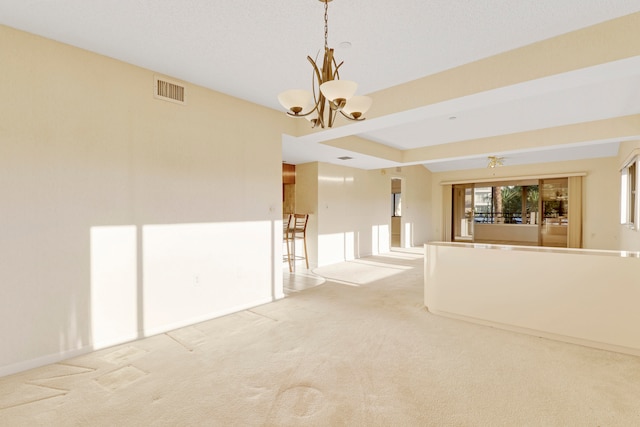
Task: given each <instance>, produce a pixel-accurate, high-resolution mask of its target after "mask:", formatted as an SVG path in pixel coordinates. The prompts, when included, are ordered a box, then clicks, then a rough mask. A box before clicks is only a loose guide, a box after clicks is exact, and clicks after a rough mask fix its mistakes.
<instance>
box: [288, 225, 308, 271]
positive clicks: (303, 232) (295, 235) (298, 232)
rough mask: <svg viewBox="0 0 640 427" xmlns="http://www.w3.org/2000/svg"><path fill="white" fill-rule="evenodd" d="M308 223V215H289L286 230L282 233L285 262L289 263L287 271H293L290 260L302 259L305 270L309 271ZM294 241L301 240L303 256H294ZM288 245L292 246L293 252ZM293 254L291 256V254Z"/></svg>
mask: <svg viewBox="0 0 640 427" xmlns="http://www.w3.org/2000/svg"><path fill="white" fill-rule="evenodd" d="M308 222H309V214H292V215H289V220H288V221H287V226H286V230H285V231H284V239H285V242H286V243H287V260H288V262H289V271H290V272H292V271H293V266H292V260H293V262H294V264H295V260H297V259H304V261H305V264H306V266H307V269H309V259H308V257H307V223H308ZM296 240H302V244H303V247H304V256H296V255H295V253H296V246H295V245H296ZM289 244H293V251H292V250H291V249H290V248H289ZM292 252H293V254H292Z"/></svg>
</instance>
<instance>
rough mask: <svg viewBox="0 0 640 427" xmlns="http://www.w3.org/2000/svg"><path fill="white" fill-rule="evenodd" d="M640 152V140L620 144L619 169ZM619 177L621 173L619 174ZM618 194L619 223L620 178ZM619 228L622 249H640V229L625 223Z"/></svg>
mask: <svg viewBox="0 0 640 427" xmlns="http://www.w3.org/2000/svg"><path fill="white" fill-rule="evenodd" d="M634 152H638V154H640V141H628V142H623V143H622V144H620V150H619V151H618V164H617V167H618V171H619V170H620V168H621V167H622V166H623V163H624V162H625V161H626V160H628V158H629V156H631V155H632V153H634ZM618 173H619V172H618ZM618 177H619V175H618ZM616 189H617V193H618V194H617V196H618V205H617V208H618V210H617V212H618V217H617V224H619V223H620V214H619V212H620V179H618V183H617V186H616ZM618 229H619V231H620V247H619V249H620V250H623V251H640V231H638V230H631V229H629V228H628V227H625V226H623V225H619V226H618Z"/></svg>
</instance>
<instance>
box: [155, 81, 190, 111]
mask: <svg viewBox="0 0 640 427" xmlns="http://www.w3.org/2000/svg"><path fill="white" fill-rule="evenodd" d="M153 96H154V97H155V98H157V99H162V100H164V101H169V102H174V103H176V104H182V105H184V104H185V103H186V98H185V87H184V84H183V83H181V82H178V81H175V80H169V79H167V78H164V77H160V76H154V85H153Z"/></svg>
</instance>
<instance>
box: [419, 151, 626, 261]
mask: <svg viewBox="0 0 640 427" xmlns="http://www.w3.org/2000/svg"><path fill="white" fill-rule="evenodd" d="M582 172H584V173H586V176H585V177H584V185H583V196H584V197H583V239H584V240H583V247H584V248H588V249H611V250H617V249H618V248H619V245H620V242H619V226H618V222H619V213H618V212H619V195H618V194H617V193H618V192H619V190H618V188H619V182H618V181H619V178H618V163H617V159H616V158H615V157H607V158H600V159H589V160H579V161H567V162H553V163H544V164H534V165H524V166H503V167H500V168H495V169H489V168H487V169H473V170H465V171H455V172H442V173H434V174H433V179H432V191H433V195H432V201H433V203H432V215H433V221H432V224H433V229H432V232H431V236H433V238H434V239H436V240H442V239H444V235H443V221H444V219H443V216H442V213H443V209H444V208H443V206H442V200H443V197H442V185H441V184H440V183H441V182H452V181H453V182H462V181H473V180H484V179H493V178H495V179H509V178H513V177H537V176H541V175H553V174H558V175H562V174H569V173H582Z"/></svg>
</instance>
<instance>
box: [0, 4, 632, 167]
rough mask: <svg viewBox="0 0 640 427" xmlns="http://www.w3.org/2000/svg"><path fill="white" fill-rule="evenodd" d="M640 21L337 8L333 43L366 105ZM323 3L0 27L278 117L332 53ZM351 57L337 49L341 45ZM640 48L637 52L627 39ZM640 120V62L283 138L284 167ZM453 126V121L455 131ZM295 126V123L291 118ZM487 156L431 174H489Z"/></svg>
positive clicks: (602, 12) (587, 8) (96, 16)
mask: <svg viewBox="0 0 640 427" xmlns="http://www.w3.org/2000/svg"><path fill="white" fill-rule="evenodd" d="M638 11H640V2H639V1H638V0H535V1H533V0H528V1H526V0H393V1H382V0H335V1H332V2H331V3H330V4H329V44H330V45H331V46H334V47H336V48H337V49H336V56H337V57H338V58H339V59H341V60H344V61H345V64H344V65H343V66H342V68H341V77H342V78H345V79H350V80H356V81H357V82H358V83H359V90H358V93H360V94H367V93H371V92H375V91H378V90H381V89H385V88H388V87H391V86H394V85H397V84H401V83H404V82H407V81H411V80H414V79H417V78H420V77H424V76H427V75H430V74H433V73H436V72H439V71H443V70H447V69H449V68H452V67H455V66H458V65H462V64H466V63H469V62H472V61H475V60H478V59H481V58H485V57H488V56H491V55H495V54H498V53H501V52H504V51H507V50H511V49H514V48H517V47H521V46H524V45H527V44H530V43H533V42H536V41H539V40H543V39H547V38H550V37H554V36H557V35H560V34H564V33H567V32H570V31H573V30H576V29H579V28H583V27H586V26H589V25H593V24H597V23H600V22H603V21H607V20H610V19H613V18H616V17H620V16H623V15H627V14H631V13H634V12H638ZM323 13H324V11H323V3H321V2H319V1H318V0H269V1H265V0H233V1H222V0H0V23H2V24H4V25H8V26H10V27H14V28H17V29H21V30H25V31H28V32H31V33H35V34H38V35H42V36H44V37H48V38H51V39H54V40H58V41H61V42H64V43H68V44H70V45H74V46H77V47H80V48H84V49H87V50H90V51H93V52H97V53H100V54H103V55H106V56H110V57H113V58H116V59H120V60H122V61H125V62H128V63H131V64H135V65H139V66H141V67H145V68H148V69H152V70H154V71H157V72H160V73H163V74H165V75H168V76H173V77H175V78H178V79H182V80H186V81H189V82H192V83H195V84H198V85H202V86H205V87H208V88H211V89H214V90H217V91H220V92H223V93H227V94H230V95H233V96H236V97H239V98H242V99H246V100H248V101H251V102H255V103H257V104H261V105H264V106H267V107H270V108H274V109H280V106H279V104H278V102H277V98H276V97H277V94H278V93H279V92H281V91H283V90H285V89H289V88H307V87H308V86H309V85H310V82H311V68H310V67H309V64H308V62H307V60H306V56H307V55H311V56H315V55H316V53H317V52H318V50H319V49H320V48H322V46H323V33H324V29H323ZM347 41H348V42H349V43H350V44H351V47H350V48H347V49H342V48H338V46H339V45H340V43H341V42H347ZM630 42H637V41H630ZM638 113H640V58H631V59H630V60H628V61H622V62H620V63H616V64H605V65H603V66H598V67H593V68H591V69H586V70H580V71H578V72H576V73H571V74H570V75H561V76H553V77H551V78H547V79H541V80H539V81H533V82H528V83H526V84H521V85H515V86H512V87H507V88H501V89H498V90H495V91H491V92H485V93H481V94H478V95H475V96H471V97H465V98H463V99H457V100H452V101H448V102H444V103H441V104H435V105H430V106H428V107H425V108H421V109H418V110H413V111H408V112H406V113H405V114H394V115H393V116H392V117H381V118H376V119H372V120H366V121H364V122H361V123H356V124H353V125H349V126H342V127H339V128H334V129H330V130H327V131H324V132H320V133H314V134H311V135H307V136H304V137H301V138H291V137H285V138H284V139H283V160H286V161H289V162H292V163H302V162H307V161H315V160H319V161H326V162H331V163H339V162H340V161H339V160H336V158H337V157H340V156H345V155H346V156H351V157H354V159H353V160H348V161H346V162H344V163H342V164H348V165H350V166H355V167H362V168H367V169H369V168H379V167H391V166H396V165H398V164H396V163H394V162H390V161H388V160H384V159H379V158H375V157H371V156H364V155H362V154H359V153H354V152H350V151H347V150H342V149H338V148H333V147H330V146H327V145H325V144H322V142H324V141H327V140H329V139H332V138H336V137H339V136H345V135H358V136H360V137H362V138H366V139H370V140H373V141H376V142H379V143H382V144H385V145H389V146H392V147H396V148H400V149H408V148H417V147H423V146H427V145H435V144H445V143H449V142H455V141H462V140H468V139H476V138H482V137H487V136H496V135H503V134H510V133H516V132H522V131H527V130H534V129H540V128H546V127H551V126H560V125H564V124H571V123H579V122H586V121H591V120H598V119H604V118H610V117H616V116H621V115H628V114H638ZM451 116H455V117H456V119H455V120H453V119H449V118H450V117H451ZM292 120H294V119H292ZM618 142H619V141H584V142H581V143H580V144H579V145H576V146H573V147H567V146H563V147H546V148H545V149H544V150H529V151H519V152H503V153H490V154H499V155H504V156H505V157H506V161H505V163H506V164H525V163H532V162H544V161H552V160H564V159H571V158H586V157H600V156H611V155H615V154H616V150H617V144H618ZM485 165H486V156H480V157H476V158H467V159H461V158H457V159H443V160H441V161H439V162H427V163H426V164H425V166H427V167H428V168H430V169H431V170H433V171H443V170H452V169H463V168H470V167H484V166H485Z"/></svg>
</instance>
